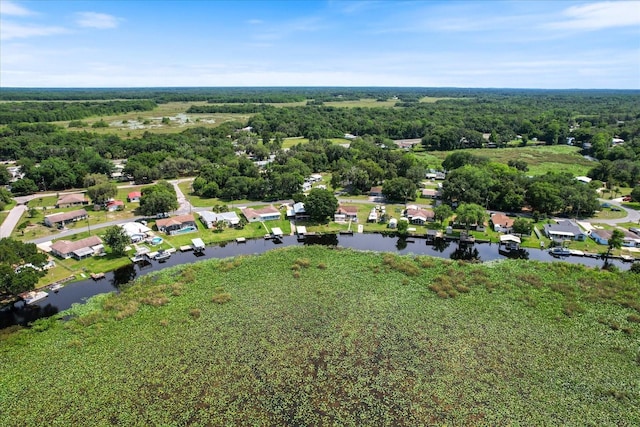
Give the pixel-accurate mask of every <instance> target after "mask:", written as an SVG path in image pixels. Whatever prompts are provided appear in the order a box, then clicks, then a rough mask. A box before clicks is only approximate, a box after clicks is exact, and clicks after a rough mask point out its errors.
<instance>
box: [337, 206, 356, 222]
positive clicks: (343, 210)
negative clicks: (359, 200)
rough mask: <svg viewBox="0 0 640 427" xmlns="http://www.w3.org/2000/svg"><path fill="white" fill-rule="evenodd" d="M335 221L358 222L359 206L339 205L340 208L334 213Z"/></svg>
mask: <svg viewBox="0 0 640 427" xmlns="http://www.w3.org/2000/svg"><path fill="white" fill-rule="evenodd" d="M333 220H334V221H335V222H348V221H353V222H358V207H357V206H344V205H339V206H338V210H337V211H336V213H335V214H334V215H333Z"/></svg>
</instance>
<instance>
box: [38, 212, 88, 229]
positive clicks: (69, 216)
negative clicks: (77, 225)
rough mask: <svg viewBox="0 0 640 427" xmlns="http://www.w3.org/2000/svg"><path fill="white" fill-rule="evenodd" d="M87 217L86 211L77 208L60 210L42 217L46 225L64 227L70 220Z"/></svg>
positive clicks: (79, 219) (75, 220) (74, 220)
mask: <svg viewBox="0 0 640 427" xmlns="http://www.w3.org/2000/svg"><path fill="white" fill-rule="evenodd" d="M86 218H87V211H86V210H84V209H78V210H77V211H71V212H61V213H56V214H51V215H47V216H45V217H44V225H46V226H47V227H64V226H65V225H67V224H69V223H71V222H77V221H81V220H83V219H86Z"/></svg>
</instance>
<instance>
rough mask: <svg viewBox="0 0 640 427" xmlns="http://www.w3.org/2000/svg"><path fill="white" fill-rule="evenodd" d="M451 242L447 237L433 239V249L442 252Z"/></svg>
mask: <svg viewBox="0 0 640 427" xmlns="http://www.w3.org/2000/svg"><path fill="white" fill-rule="evenodd" d="M450 244H451V242H449V241H448V240H445V239H435V240H434V241H433V245H432V246H433V249H435V250H436V251H438V252H440V253H442V252H444V251H446V250H447V248H448V247H449V245H450Z"/></svg>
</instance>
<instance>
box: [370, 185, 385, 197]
mask: <svg viewBox="0 0 640 427" xmlns="http://www.w3.org/2000/svg"><path fill="white" fill-rule="evenodd" d="M369 196H371V197H384V195H383V194H382V187H381V186H375V187H371V189H370V190H369Z"/></svg>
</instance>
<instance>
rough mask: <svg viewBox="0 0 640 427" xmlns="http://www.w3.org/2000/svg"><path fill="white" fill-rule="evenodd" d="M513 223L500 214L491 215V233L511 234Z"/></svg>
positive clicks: (510, 219)
mask: <svg viewBox="0 0 640 427" xmlns="http://www.w3.org/2000/svg"><path fill="white" fill-rule="evenodd" d="M513 221H514V219H513V218H510V217H508V216H506V215H505V214H503V213H500V212H496V213H494V214H492V215H491V224H493V231H497V232H498V233H511V232H512V231H513Z"/></svg>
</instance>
